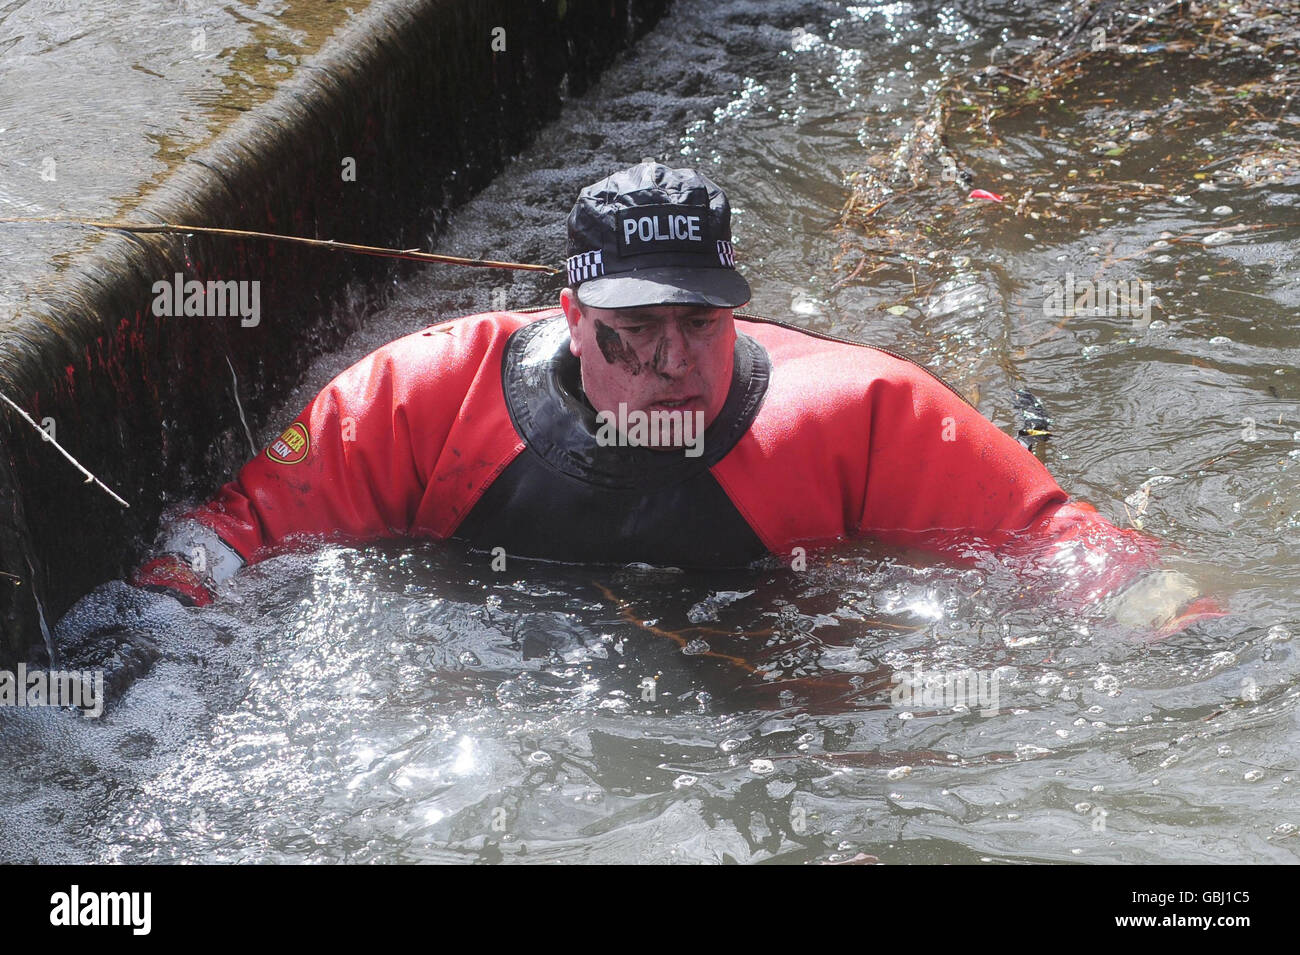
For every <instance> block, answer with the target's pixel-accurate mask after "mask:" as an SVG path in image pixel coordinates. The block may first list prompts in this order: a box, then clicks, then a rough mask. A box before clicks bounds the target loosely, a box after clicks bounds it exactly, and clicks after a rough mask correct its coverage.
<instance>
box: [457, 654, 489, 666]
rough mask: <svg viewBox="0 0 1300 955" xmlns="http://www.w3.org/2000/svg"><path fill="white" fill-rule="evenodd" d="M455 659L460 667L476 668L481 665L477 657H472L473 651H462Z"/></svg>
mask: <svg viewBox="0 0 1300 955" xmlns="http://www.w3.org/2000/svg"><path fill="white" fill-rule="evenodd" d="M456 659H457V660H458V661H459V662H460V663H461V665H463V666H467V667H476V666H482V665H483V661H482V660H480V659H479V658H478V657H476V656H475V655H474V651H472V650H462V651H461V653H460V656H458V657H456Z"/></svg>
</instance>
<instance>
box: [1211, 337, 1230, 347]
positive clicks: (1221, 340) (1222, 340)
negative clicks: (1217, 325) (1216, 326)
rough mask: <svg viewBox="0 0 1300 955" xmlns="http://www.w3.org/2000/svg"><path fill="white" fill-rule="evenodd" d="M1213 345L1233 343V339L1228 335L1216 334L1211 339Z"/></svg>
mask: <svg viewBox="0 0 1300 955" xmlns="http://www.w3.org/2000/svg"><path fill="white" fill-rule="evenodd" d="M1210 344H1211V345H1231V344H1232V339H1231V338H1229V337H1228V336H1226V335H1215V336H1214V337H1213V338H1211V339H1210Z"/></svg>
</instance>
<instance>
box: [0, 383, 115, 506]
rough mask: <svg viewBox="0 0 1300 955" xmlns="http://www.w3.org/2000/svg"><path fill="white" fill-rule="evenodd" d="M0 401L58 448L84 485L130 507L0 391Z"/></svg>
mask: <svg viewBox="0 0 1300 955" xmlns="http://www.w3.org/2000/svg"><path fill="white" fill-rule="evenodd" d="M0 399H3V400H4V402H5V404H7V405H8V406H9V407H10V408H13V409H14V411H17V412H18V414H19V415H21V416H22V419H23V420H24V421H26V422H27V423H28V424H30V425H31V426H32V427H33V428H35V429H36V433H37V434H39V435H40V436H41V440H42V441H48V442H50V444H52V445H54V446H55V447H56V448H58V450H59V453H60V454H62V455H63V456H64V457H65V458H67V459H68V460H69V461H71V462H72V463H73V465H74V466H75V467H76V469H77V470H78V471H80V472H81V473H82V474H84V475H86V483H87V484H90V483H92V482H93V483H95V484H98V485H99V486H100V487H102V488H103V489H104V491H105V492H106V493H107V494H108V496H109V497H111V498H112V499H113V500H115V501H117V503H119V504H121V505H122V506H123V507H130V506H131V505H130V504H128V503H126V501H124V500H122V499H121V498H120V497H118V496H117V494H115V493H114V492H113V489H112V488H111V487H109V486H108V485H107V484H105V483H104V482H103V481H101V480H100V479H99V478H97V477H95V475H93V474H91V473H90V472H89V471H87V470H86V469H85V468H84V467H82V466H81V462H80V461H78V460H77V459H76V458H74V457H73V456H72V455H70V454H69V453H68V452H67V451H65V450H64V449H63V446H62V445H61V444H59V442H57V441H55V440H54V439H53V438H51V437H50V436H49V435H48V434H47V433H46V431H45V429H44V428H42V427H41V426H40V425H39V424H37V423H36V422H35V421H33V420H32V416H31V415H29V414H28V413H27V412H26V411H24V410H23V409H22V408H20V407H18V406H17V405H16V404H14V403H13V402H12V401H11V400H9V396H8V395H6V394H5V393H4V392H3V391H0Z"/></svg>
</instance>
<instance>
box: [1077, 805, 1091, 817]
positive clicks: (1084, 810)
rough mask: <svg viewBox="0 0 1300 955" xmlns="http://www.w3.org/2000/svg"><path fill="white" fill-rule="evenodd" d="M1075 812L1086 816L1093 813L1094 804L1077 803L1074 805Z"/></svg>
mask: <svg viewBox="0 0 1300 955" xmlns="http://www.w3.org/2000/svg"><path fill="white" fill-rule="evenodd" d="M1074 811H1075V812H1077V813H1078V814H1079V815H1081V816H1086V815H1087V814H1088V813H1090V812H1092V803H1090V802H1076V803H1075V804H1074Z"/></svg>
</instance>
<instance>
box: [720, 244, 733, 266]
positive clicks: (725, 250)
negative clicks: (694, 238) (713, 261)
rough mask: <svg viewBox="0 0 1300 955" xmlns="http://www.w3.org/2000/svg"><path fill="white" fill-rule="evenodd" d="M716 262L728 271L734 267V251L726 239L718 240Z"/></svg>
mask: <svg viewBox="0 0 1300 955" xmlns="http://www.w3.org/2000/svg"><path fill="white" fill-rule="evenodd" d="M718 261H719V262H721V263H722V264H723V265H725V266H726V267H727V268H729V269H734V268H735V267H736V250H735V249H733V248H732V247H731V243H730V242H728V241H727V240H726V239H719V240H718Z"/></svg>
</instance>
